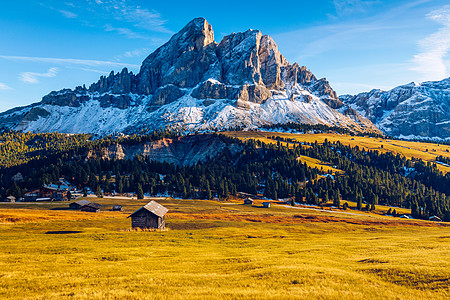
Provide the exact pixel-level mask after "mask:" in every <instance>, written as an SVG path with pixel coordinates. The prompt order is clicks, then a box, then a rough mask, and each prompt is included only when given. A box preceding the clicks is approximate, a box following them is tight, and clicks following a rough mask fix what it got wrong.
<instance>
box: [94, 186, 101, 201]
mask: <svg viewBox="0 0 450 300" xmlns="http://www.w3.org/2000/svg"><path fill="white" fill-rule="evenodd" d="M95 195H97V197H98V198H103V192H102V188H101V187H100V185H97V188H96V190H95Z"/></svg>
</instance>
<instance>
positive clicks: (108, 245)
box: [0, 199, 450, 299]
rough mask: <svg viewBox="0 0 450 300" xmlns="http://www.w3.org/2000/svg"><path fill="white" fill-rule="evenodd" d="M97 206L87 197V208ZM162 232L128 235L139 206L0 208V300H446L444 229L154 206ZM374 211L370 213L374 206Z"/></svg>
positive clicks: (449, 234) (339, 216) (362, 218)
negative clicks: (161, 216) (163, 214)
mask: <svg viewBox="0 0 450 300" xmlns="http://www.w3.org/2000/svg"><path fill="white" fill-rule="evenodd" d="M96 201H97V200H96ZM158 201H159V202H160V203H161V204H163V205H165V206H166V207H168V208H169V210H170V211H169V213H168V215H167V226H168V228H169V229H168V230H166V231H162V232H148V231H133V230H130V220H129V219H126V217H127V216H128V215H129V214H130V213H131V212H133V211H134V210H135V209H137V208H139V207H140V206H141V205H143V204H145V203H146V202H148V200H145V201H143V200H111V199H99V200H98V201H97V202H99V203H102V204H104V210H108V209H110V208H111V207H112V205H113V204H121V205H123V206H124V212H122V213H120V212H109V211H105V212H101V213H82V212H74V211H67V210H65V209H64V208H65V207H67V206H68V204H67V203H49V204H2V205H0V239H1V241H2V242H1V243H0V298H8V299H65V298H70V299H100V298H102V299H103V298H111V299H119V298H120V299H177V298H196V299H199V298H200V299H211V298H232V299H236V298H238V299H239V298H251V299H299V298H300V299H362V298H370V299H448V298H449V297H450V290H449V285H450V281H449V280H450V279H449V278H450V260H449V259H448V258H449V257H450V227H447V226H444V225H443V224H437V223H432V222H427V221H421V220H403V219H399V218H392V217H386V216H382V215H377V214H369V213H361V212H358V213H357V212H354V211H346V212H345V213H342V212H337V211H316V210H312V209H295V208H291V207H282V206H281V205H273V207H272V208H270V209H264V208H261V207H259V203H258V204H257V205H256V206H253V207H252V206H248V205H242V204H240V203H238V202H226V203H224V202H214V201H204V200H198V201H194V200H172V199H167V200H158ZM380 209H381V208H380Z"/></svg>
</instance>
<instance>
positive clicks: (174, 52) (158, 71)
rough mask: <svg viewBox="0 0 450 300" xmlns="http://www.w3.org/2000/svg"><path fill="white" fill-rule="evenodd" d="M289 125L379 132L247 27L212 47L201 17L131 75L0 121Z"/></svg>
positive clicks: (36, 126)
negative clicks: (289, 123)
mask: <svg viewBox="0 0 450 300" xmlns="http://www.w3.org/2000/svg"><path fill="white" fill-rule="evenodd" d="M335 109H339V110H341V111H342V112H343V113H344V115H343V114H342V113H341V112H340V111H337V110H335ZM66 114H67V115H66ZM63 115H64V116H63ZM85 116H90V117H89V120H90V121H89V122H86V118H85ZM69 119H70V121H68V120H69ZM59 120H65V121H67V122H64V124H63V123H61V122H60V121H59ZM91 120H92V122H91ZM22 121H23V122H22ZM286 122H298V123H308V124H327V125H330V126H342V127H346V128H353V129H356V130H361V131H364V130H369V131H377V129H376V128H373V125H372V124H371V123H370V122H368V121H367V122H366V120H364V119H362V118H360V117H359V116H358V115H357V114H356V113H355V112H354V111H351V110H349V109H346V107H345V106H344V104H343V103H342V102H341V101H339V99H338V98H337V96H336V93H335V92H334V91H333V89H332V88H331V86H330V85H329V83H328V81H326V80H325V79H319V80H318V79H317V78H316V77H315V76H314V75H313V74H312V73H311V72H310V71H309V70H308V69H307V68H306V67H300V66H299V65H298V64H296V63H295V64H290V63H289V62H288V61H287V60H286V58H285V57H284V56H283V55H282V54H281V53H280V51H279V50H278V47H277V44H276V43H275V41H274V40H273V39H272V38H271V37H270V36H268V35H263V34H262V33H261V31H259V30H254V29H249V30H247V31H245V32H237V33H232V34H230V35H227V36H225V37H224V38H223V39H222V41H221V42H220V43H216V42H215V41H214V31H213V29H212V26H211V25H210V24H209V23H208V22H207V21H206V20H205V19H204V18H195V19H193V20H191V21H190V22H189V23H187V24H186V25H185V26H184V27H183V28H182V29H181V30H180V31H179V32H177V33H176V34H174V35H173V36H172V37H171V38H170V40H169V41H168V42H167V43H165V44H164V45H162V46H161V47H159V48H158V49H156V50H155V51H154V52H153V53H151V54H150V55H149V56H148V57H147V58H146V59H145V60H144V61H143V63H142V66H141V69H140V71H139V73H138V74H136V75H134V74H133V73H131V72H129V71H128V70H127V69H124V70H122V71H121V72H119V73H114V72H111V74H109V76H102V77H101V78H100V80H99V81H98V82H96V83H93V84H92V85H91V86H90V87H89V88H88V89H86V88H84V87H83V88H79V89H76V90H73V91H72V90H62V91H59V92H52V93H50V94H49V95H47V96H45V97H44V98H43V100H42V102H41V103H40V104H38V105H37V106H36V105H35V106H30V107H28V108H25V109H24V110H23V111H22V115H21V116H20V117H19V116H16V115H15V114H14V115H12V114H10V113H9V112H7V113H5V114H3V115H0V126H1V125H2V124H3V125H4V126H8V127H9V128H14V129H16V130H17V129H18V130H32V131H33V130H36V131H41V130H47V131H61V132H93V133H101V134H105V133H111V132H127V133H131V132H136V131H138V130H140V129H142V130H143V129H144V128H146V129H149V128H151V129H155V128H162V127H165V126H168V127H171V128H178V127H185V128H188V129H189V130H211V129H213V128H216V129H217V128H219V129H220V128H229V127H234V126H239V127H257V126H259V125H262V124H275V123H286Z"/></svg>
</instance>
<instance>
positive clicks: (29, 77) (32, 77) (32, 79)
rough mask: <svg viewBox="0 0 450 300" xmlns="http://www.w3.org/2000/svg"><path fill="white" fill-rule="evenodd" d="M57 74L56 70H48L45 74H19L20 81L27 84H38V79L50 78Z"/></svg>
mask: <svg viewBox="0 0 450 300" xmlns="http://www.w3.org/2000/svg"><path fill="white" fill-rule="evenodd" d="M56 74H58V68H50V69H48V71H47V72H46V73H34V72H24V73H21V74H20V80H22V81H23V82H27V83H39V80H38V78H39V77H42V78H52V77H55V76H56Z"/></svg>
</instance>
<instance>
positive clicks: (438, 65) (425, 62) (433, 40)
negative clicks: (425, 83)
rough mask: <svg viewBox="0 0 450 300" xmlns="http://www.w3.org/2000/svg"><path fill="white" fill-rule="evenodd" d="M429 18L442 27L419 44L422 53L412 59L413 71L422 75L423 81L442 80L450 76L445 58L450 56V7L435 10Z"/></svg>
mask: <svg viewBox="0 0 450 300" xmlns="http://www.w3.org/2000/svg"><path fill="white" fill-rule="evenodd" d="M427 18H428V19H430V20H433V21H435V22H437V23H438V24H440V25H442V27H441V28H440V29H439V30H438V31H436V32H435V33H433V34H431V35H429V36H428V37H426V38H425V39H423V40H420V41H419V42H418V45H419V49H420V52H419V53H418V54H416V55H414V58H413V59H412V62H413V63H414V64H415V66H414V67H413V68H412V70H414V71H416V72H419V73H420V74H422V76H423V78H422V80H440V79H442V78H445V77H447V76H448V72H447V67H448V66H449V65H448V63H447V62H446V61H445V57H446V56H447V55H449V54H450V5H445V6H443V7H441V8H440V9H437V10H433V11H432V12H430V13H428V14H427Z"/></svg>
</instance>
